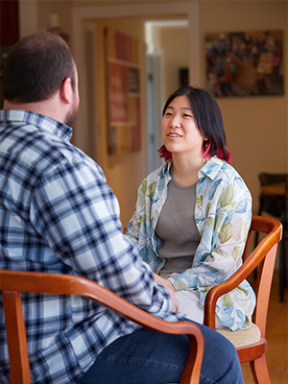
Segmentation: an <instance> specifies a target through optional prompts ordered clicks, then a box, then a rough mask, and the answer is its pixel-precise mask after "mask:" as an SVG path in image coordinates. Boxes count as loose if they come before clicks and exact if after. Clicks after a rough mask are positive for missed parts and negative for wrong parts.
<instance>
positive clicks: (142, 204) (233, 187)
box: [126, 86, 255, 330]
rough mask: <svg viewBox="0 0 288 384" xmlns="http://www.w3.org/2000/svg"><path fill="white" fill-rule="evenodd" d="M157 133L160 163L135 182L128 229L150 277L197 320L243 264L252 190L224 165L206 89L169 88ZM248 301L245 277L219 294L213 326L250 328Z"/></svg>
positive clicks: (217, 119) (225, 154) (220, 130)
mask: <svg viewBox="0 0 288 384" xmlns="http://www.w3.org/2000/svg"><path fill="white" fill-rule="evenodd" d="M161 137H162V141H163V144H164V145H163V146H162V147H161V148H160V150H159V152H160V153H161V155H162V157H164V158H165V160H166V163H165V165H164V166H161V167H160V168H159V169H157V170H155V171H153V172H152V173H150V175H148V176H147V178H146V179H145V180H144V181H143V182H142V184H141V186H140V187H139V189H138V196H137V202H136V207H135V211H134V215H133V217H132V219H131V221H130V222H129V223H128V226H127V233H126V235H127V236H129V238H130V239H131V241H133V242H138V244H139V247H140V253H141V256H142V258H143V259H144V260H145V261H146V262H147V263H148V264H149V265H150V266H151V268H152V270H153V272H154V276H155V280H156V281H157V282H158V283H160V284H162V285H164V286H166V287H170V288H171V287H172V288H173V290H174V292H175V296H176V298H177V299H178V301H179V304H180V308H179V310H180V312H182V313H184V314H186V317H188V318H190V319H191V320H194V321H197V322H199V323H203V305H204V301H205V296H206V293H207V292H208V290H209V289H210V288H211V286H213V285H216V284H219V283H221V282H223V281H225V280H227V279H228V278H229V277H230V276H231V275H233V273H234V272H235V271H236V270H237V269H238V268H239V267H240V266H241V264H242V258H241V256H242V253H243V250H244V247H245V242H246V238H247V234H248V231H249V227H250V223H251V195H250V192H249V190H248V189H247V187H246V185H245V183H244V181H243V180H242V178H241V177H240V176H239V174H238V173H237V172H236V171H235V169H234V168H233V167H232V166H231V165H229V164H228V163H230V160H231V154H230V152H229V151H228V150H227V148H226V145H225V144H226V138H225V132H224V126H223V120H222V115H221V112H220V109H219V106H218V104H217V102H216V100H215V98H214V97H213V96H212V95H211V94H210V93H209V92H208V91H206V90H204V89H199V88H194V87H190V86H186V87H183V88H180V89H178V90H177V91H175V92H174V93H173V94H172V95H171V96H170V97H169V98H168V100H167V102H166V104H165V106H164V109H163V117H162V121H161ZM254 307H255V294H254V292H253V290H252V288H251V286H250V285H249V284H248V282H247V281H243V282H242V283H241V284H240V285H239V286H238V287H237V288H236V289H234V290H233V291H232V292H230V293H228V294H226V295H224V296H222V297H221V298H220V299H219V300H218V302H217V307H216V327H217V328H223V327H224V328H225V327H229V328H230V329H231V330H235V329H238V328H247V327H249V326H250V324H251V315H252V313H253V310H254Z"/></svg>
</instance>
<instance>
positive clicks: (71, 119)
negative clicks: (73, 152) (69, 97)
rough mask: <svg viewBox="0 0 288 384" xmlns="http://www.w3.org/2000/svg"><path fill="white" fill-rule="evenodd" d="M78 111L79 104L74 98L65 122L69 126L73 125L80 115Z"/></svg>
mask: <svg viewBox="0 0 288 384" xmlns="http://www.w3.org/2000/svg"><path fill="white" fill-rule="evenodd" d="M78 112H79V104H78V103H77V102H76V100H75V99H74V102H73V105H72V107H71V109H70V111H69V112H68V113H67V115H66V117H65V121H64V124H66V125H68V127H73V124H74V123H75V120H76V118H77V116H78Z"/></svg>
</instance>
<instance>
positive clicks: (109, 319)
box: [0, 32, 243, 384]
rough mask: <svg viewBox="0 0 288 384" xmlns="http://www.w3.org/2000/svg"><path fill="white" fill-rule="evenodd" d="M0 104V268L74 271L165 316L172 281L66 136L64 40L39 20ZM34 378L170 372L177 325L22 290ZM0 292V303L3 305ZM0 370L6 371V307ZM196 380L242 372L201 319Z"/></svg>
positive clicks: (0, 326)
mask: <svg viewBox="0 0 288 384" xmlns="http://www.w3.org/2000/svg"><path fill="white" fill-rule="evenodd" d="M3 96H4V100H5V101H4V110H2V111H0V231H1V232H0V236H1V237H0V241H1V243H0V268H1V269H15V270H24V271H25V270H28V271H38V272H48V273H63V274H72V275H78V276H83V277H86V278H88V279H91V280H94V281H96V282H97V283H98V284H100V285H103V286H105V287H106V288H108V289H110V290H112V291H113V292H115V293H116V294H118V295H119V296H121V297H123V298H124V299H126V300H128V301H129V302H131V303H133V304H134V305H137V306H139V307H140V308H142V309H144V310H146V311H147V312H149V313H151V314H153V315H155V316H157V317H160V318H162V319H165V320H168V321H177V320H179V319H181V315H180V314H179V313H177V308H178V303H177V300H176V299H175V297H174V296H173V293H172V291H167V290H166V289H165V288H164V287H163V286H162V285H160V284H157V283H156V282H155V281H154V279H153V274H152V272H151V270H150V268H149V266H148V265H146V264H145V263H144V262H143V261H142V259H141V257H140V255H139V253H138V252H139V251H138V248H137V247H136V246H134V245H133V244H131V243H130V242H129V241H128V240H127V238H125V237H124V236H123V235H122V227H121V223H120V219H119V205H118V202H117V200H116V197H115V196H114V194H113V192H112V190H111V189H110V188H109V186H108V185H107V183H106V180H105V177H104V175H103V172H102V170H101V169H100V167H99V166H98V165H97V164H96V163H95V162H94V161H93V160H92V159H90V158H89V157H88V156H86V155H85V154H84V153H83V152H81V151H80V150H79V149H77V148H75V147H74V146H73V145H72V144H70V142H69V139H70V137H71V133H72V129H71V128H70V127H69V126H71V125H72V124H73V120H74V118H75V117H76V115H77V112H78V107H79V95H78V78H77V70H76V66H75V64H74V61H73V59H72V56H71V54H70V51H69V48H68V46H67V45H66V43H65V42H64V41H63V40H62V39H61V38H60V37H57V36H55V35H52V34H50V33H48V32H38V33H35V34H33V35H31V36H27V37H25V38H23V39H22V40H20V41H19V42H18V43H17V44H16V45H15V46H14V47H13V48H12V50H11V51H10V53H9V55H8V58H7V64H6V67H5V70H4V82H3ZM22 297H23V303H24V315H25V321H26V329H27V339H28V350H29V357H30V368H31V377H32V383H39V384H40V383H45V384H47V383H54V384H58V383H61V384H62V383H76V382H77V383H85V384H88V383H97V384H99V383H100V384H101V383H107V384H108V383H109V384H113V383H118V384H119V383H120V384H121V383H133V384H134V383H150V384H152V383H160V382H163V383H168V382H179V378H180V376H181V373H182V370H183V367H184V365H185V363H186V360H187V357H188V339H187V337H186V336H184V335H183V336H181V335H180V336H174V335H166V334H160V333H156V332H152V331H148V330H145V329H142V328H141V327H139V326H138V325H136V324H134V323H132V322H130V321H128V320H126V319H124V318H122V317H120V316H119V315H116V314H115V313H113V312H111V311H109V310H108V309H106V308H103V307H102V306H99V305H97V304H95V303H94V302H92V301H90V300H86V299H82V298H79V297H75V296H69V297H67V296H48V295H34V294H23V296H22ZM1 300H2V299H1V298H0V307H2V301H1ZM0 316H1V317H0V377H1V378H0V382H1V383H4V384H6V383H9V372H8V371H9V362H8V352H7V345H6V336H5V326H4V315H3V310H2V311H1V312H0ZM200 327H201V330H202V332H203V334H204V337H205V356H204V361H203V366H202V376H201V380H202V381H201V382H202V383H210V384H211V383H227V384H231V383H233V384H238V383H243V379H242V375H241V369H240V365H239V361H238V358H237V354H236V351H235V349H234V347H233V346H232V345H231V344H230V343H229V342H228V341H226V340H225V339H224V338H223V337H221V336H220V335H218V334H217V333H216V332H214V331H212V330H210V329H208V328H206V327H204V326H200Z"/></svg>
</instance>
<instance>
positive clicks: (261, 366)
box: [250, 354, 271, 384]
mask: <svg viewBox="0 0 288 384" xmlns="http://www.w3.org/2000/svg"><path fill="white" fill-rule="evenodd" d="M250 367H251V371H252V374H253V378H254V381H255V384H271V380H270V376H269V372H268V367H267V363H266V355H265V354H264V355H262V356H261V357H260V358H259V359H256V360H254V361H250Z"/></svg>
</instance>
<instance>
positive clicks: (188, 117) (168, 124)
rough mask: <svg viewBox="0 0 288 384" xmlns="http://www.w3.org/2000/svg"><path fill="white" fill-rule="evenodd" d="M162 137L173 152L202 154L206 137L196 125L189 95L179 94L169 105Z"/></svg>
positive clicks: (162, 126)
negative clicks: (204, 137)
mask: <svg viewBox="0 0 288 384" xmlns="http://www.w3.org/2000/svg"><path fill="white" fill-rule="evenodd" d="M161 137H162V141H163V144H164V145H165V147H166V149H167V150H168V151H169V152H171V153H172V154H181V153H183V154H184V153H187V154H189V155H193V156H196V157H201V156H202V148H203V141H204V139H203V137H202V135H201V133H200V131H199V129H198V128H197V126H196V121H195V120H194V117H193V113H192V110H191V107H190V103H189V100H188V98H187V96H177V97H175V99H173V100H172V101H171V103H170V104H169V105H168V107H167V109H166V111H165V113H164V115H163V117H162V121H161Z"/></svg>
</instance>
